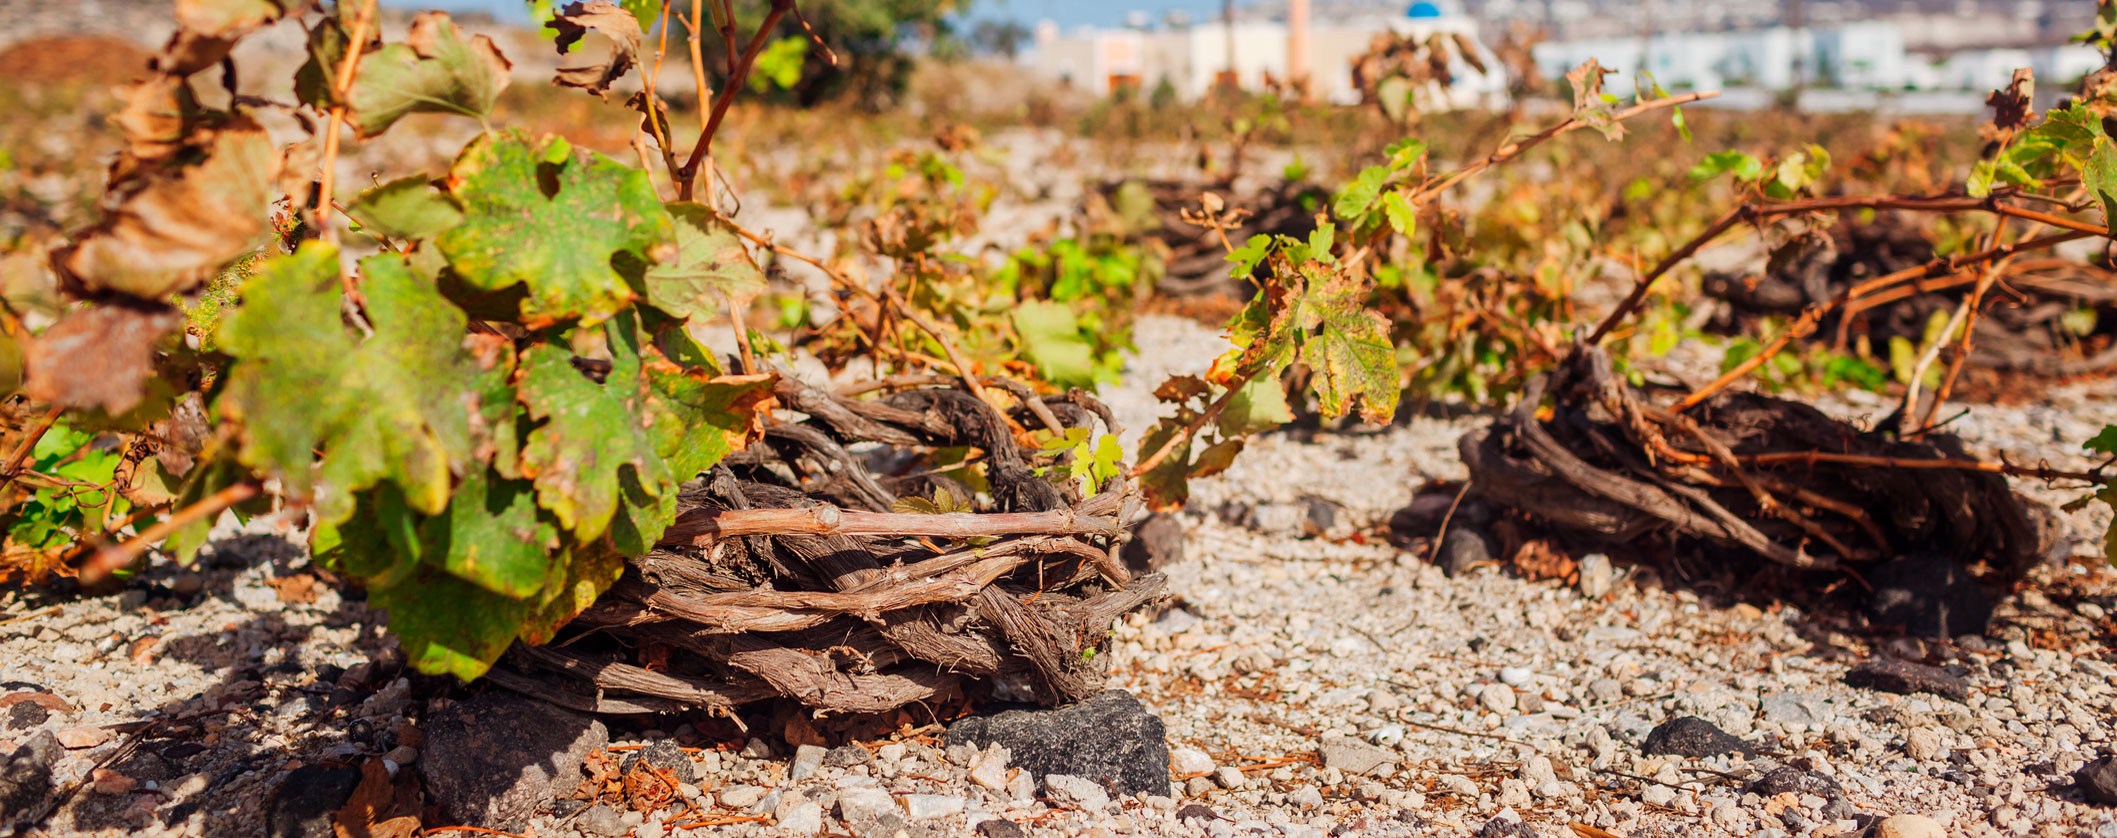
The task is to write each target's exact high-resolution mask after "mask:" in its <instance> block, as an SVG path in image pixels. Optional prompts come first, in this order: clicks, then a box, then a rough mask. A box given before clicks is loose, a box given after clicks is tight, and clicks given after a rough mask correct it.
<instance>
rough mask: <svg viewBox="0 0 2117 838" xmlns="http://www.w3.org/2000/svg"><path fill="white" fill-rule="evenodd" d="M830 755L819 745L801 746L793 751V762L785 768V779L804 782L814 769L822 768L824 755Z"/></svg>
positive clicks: (814, 771)
mask: <svg viewBox="0 0 2117 838" xmlns="http://www.w3.org/2000/svg"><path fill="white" fill-rule="evenodd" d="M828 753H830V752H829V751H828V750H825V749H824V748H823V746H821V745H802V746H800V747H797V748H795V749H794V761H793V763H792V764H791V765H789V766H788V767H787V779H789V780H794V781H797V782H798V781H801V780H806V779H808V778H809V775H811V774H814V773H816V769H818V768H821V767H823V757H824V755H826V754H828Z"/></svg>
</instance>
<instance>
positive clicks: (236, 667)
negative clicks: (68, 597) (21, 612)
mask: <svg viewBox="0 0 2117 838" xmlns="http://www.w3.org/2000/svg"><path fill="white" fill-rule="evenodd" d="M305 556H306V551H305V550H304V549H303V548H302V547H301V546H300V545H298V544H296V543H294V542H292V541H289V540H288V539H286V538H284V537H281V536H277V535H270V534H244V535H238V536H235V537H232V538H228V539H224V540H221V541H218V542H215V543H214V544H213V545H211V547H210V553H208V554H206V555H203V556H201V558H200V559H199V560H198V562H196V563H195V564H194V566H192V567H189V568H187V567H183V566H179V565H174V564H171V563H166V562H164V563H157V564H156V565H155V566H153V567H151V568H149V569H148V570H146V571H144V572H142V573H141V574H139V575H138V576H136V577H134V578H133V579H131V580H130V582H129V583H128V584H127V586H126V587H127V590H126V591H124V592H121V593H120V594H119V595H118V597H117V599H116V600H115V602H114V607H113V608H112V610H113V611H125V610H128V609H129V608H140V607H144V608H145V609H146V610H147V611H148V612H150V613H153V614H155V615H156V616H157V617H159V618H160V620H158V621H156V622H161V623H162V624H164V625H167V624H170V623H178V624H180V623H181V622H182V618H183V617H184V616H187V615H189V616H199V615H204V616H205V618H206V622H205V624H204V625H191V626H186V627H185V628H182V629H178V631H182V632H184V633H181V634H171V635H166V636H164V637H163V638H162V639H161V640H160V641H159V642H158V643H151V644H149V645H148V646H146V647H143V648H151V649H152V655H153V659H152V662H151V663H149V664H147V665H148V666H149V667H150V668H151V669H152V670H156V671H158V670H159V669H160V667H162V666H163V665H164V663H165V662H166V663H184V664H189V665H191V666H194V667H197V668H198V670H199V671H200V672H201V673H202V674H203V675H204V676H206V677H205V682H204V683H203V684H201V685H198V686H195V687H194V686H193V685H190V684H186V685H184V686H183V687H180V688H177V689H168V688H169V687H173V686H175V684H176V682H165V684H153V683H151V682H149V683H136V684H134V685H132V689H134V690H137V691H138V693H137V694H136V697H137V699H138V700H139V701H140V704H139V705H138V706H136V707H135V708H134V709H133V712H132V713H130V714H128V715H131V716H132V717H133V718H135V719H139V721H134V722H129V723H126V724H122V725H116V726H113V729H114V731H115V732H116V733H117V734H118V735H117V737H116V738H115V739H114V740H113V741H114V742H116V743H117V746H116V748H115V749H114V750H112V751H110V753H109V754H108V755H107V756H106V757H104V759H103V761H102V762H100V763H99V764H98V766H97V768H98V769H100V771H102V772H107V773H105V774H104V775H103V776H107V777H108V776H114V777H118V778H122V779H121V780H119V781H118V782H119V783H126V782H129V783H130V784H131V786H132V789H133V790H132V791H130V792H126V791H118V792H116V793H109V792H106V791H103V790H99V789H97V788H96V787H95V786H94V785H93V784H90V783H84V784H83V787H79V788H74V789H71V790H69V789H67V788H65V787H61V788H56V789H54V790H53V796H54V799H53V803H54V804H55V805H54V806H53V808H52V811H51V812H50V813H49V814H48V815H47V816H46V817H45V818H44V819H43V823H44V824H46V826H47V827H48V828H58V829H63V830H64V831H91V830H113V831H119V832H134V831H138V830H140V829H142V828H145V827H147V826H149V825H160V826H164V827H169V828H180V827H181V826H182V825H183V824H184V823H185V822H186V821H187V820H189V819H191V818H193V817H194V816H195V815H200V816H202V817H200V821H201V822H200V824H199V826H200V827H201V829H202V833H201V834H203V835H205V836H207V838H237V836H245V837H246V838H247V836H257V835H263V834H271V835H321V836H328V835H330V834H331V826H330V817H331V814H332V812H333V811H335V810H336V809H337V807H338V806H339V805H340V804H341V803H343V801H344V799H345V796H346V795H347V794H349V793H350V792H351V791H352V786H351V785H350V784H348V783H333V782H322V781H324V780H328V779H331V778H326V777H322V776H309V777H308V778H307V779H306V780H305V782H304V783H302V785H303V786H304V788H303V789H299V790H297V791H298V792H301V793H302V795H303V799H302V800H296V801H293V803H294V804H296V805H294V806H291V807H290V806H280V805H275V804H276V803H277V801H275V800H273V798H274V797H275V796H276V795H275V792H276V791H277V789H276V788H275V780H276V778H277V777H278V776H279V775H280V774H282V773H283V772H285V771H286V770H287V769H288V768H291V767H293V765H292V764H293V763H296V762H298V761H300V760H302V759H304V758H305V757H304V755H305V754H307V755H309V756H307V757H306V758H307V759H309V760H310V761H312V762H313V761H315V757H314V756H313V754H314V752H316V751H317V750H319V749H322V748H324V747H325V746H326V744H327V742H328V740H333V739H339V738H343V739H344V740H347V741H350V742H354V743H360V744H361V745H364V746H365V747H362V748H361V750H363V751H365V750H373V749H375V748H376V747H380V749H381V750H387V749H388V748H389V747H392V746H394V744H395V743H394V741H393V738H394V736H395V732H394V731H392V730H388V729H385V728H387V727H388V726H387V725H382V724H378V723H377V722H376V721H374V720H373V719H371V718H369V716H371V715H374V714H371V713H367V712H365V711H367V710H385V711H388V710H391V709H392V708H382V707H364V706H363V702H364V701H365V702H366V703H367V704H373V703H374V702H375V700H376V699H379V698H383V696H377V695H376V693H375V691H376V690H377V689H380V688H383V687H384V686H385V685H387V684H389V683H390V682H391V680H392V679H393V678H394V676H395V675H396V670H397V668H398V667H399V666H400V665H401V664H400V662H398V661H395V660H391V659H389V658H388V657H387V656H385V658H384V659H383V660H370V661H367V662H364V663H360V664H359V665H357V666H354V667H352V669H351V670H350V671H349V670H346V669H342V668H340V667H338V666H336V665H331V664H328V663H324V662H322V657H323V654H322V653H319V652H317V651H316V650H314V649H312V648H311V646H312V645H313V644H314V643H315V640H314V638H315V635H316V633H317V631H318V630H319V629H322V628H325V627H333V628H342V627H345V626H349V625H353V624H359V625H360V627H361V628H360V630H359V632H358V633H357V634H356V635H355V636H354V639H353V641H352V642H350V643H344V642H339V643H335V644H333V645H334V646H336V647H343V649H344V650H359V649H369V648H377V647H379V646H383V645H386V644H385V643H384V642H383V641H382V638H381V637H380V634H381V631H382V629H381V627H380V626H379V624H378V623H379V621H378V620H377V619H376V615H374V614H372V613H370V612H368V611H367V609H366V607H365V606H364V605H363V603H362V601H361V597H360V595H359V593H358V592H357V591H344V592H342V593H341V595H340V596H338V597H336V606H335V607H333V608H330V609H328V610H323V609H318V608H316V607H314V606H309V605H307V603H312V602H316V601H317V597H318V596H320V595H322V594H324V593H326V592H327V589H328V587H329V585H328V583H327V582H325V581H323V580H321V579H318V578H316V577H315V576H314V575H313V574H312V573H311V572H310V569H309V568H308V567H307V565H306V563H305V562H304V561H303V559H304V557H305ZM260 567H263V568H268V570H266V571H265V576H266V579H267V584H268V587H267V588H266V590H264V591H263V593H262V595H260V594H259V592H258V591H257V590H255V589H254V588H253V589H251V590H250V591H249V592H248V593H247V594H246V595H241V596H239V595H238V579H239V577H243V576H244V575H245V574H252V575H254V573H255V571H256V570H257V569H258V568H260ZM281 581H289V583H290V584H291V585H293V586H295V588H293V589H290V590H289V591H288V592H286V593H278V592H277V589H276V588H275V587H270V585H271V583H273V582H281ZM289 595H291V599H290V596H289ZM51 596H53V597H63V596H65V594H64V593H63V592H53V593H52V594H51ZM80 596H81V594H80V592H79V590H78V589H76V590H75V591H74V592H73V598H76V599H78V598H80ZM55 601H56V600H55ZM295 603H302V604H303V605H304V606H306V607H302V608H298V609H297V608H296V607H295ZM202 609H203V611H202ZM223 612H226V616H227V619H225V620H223V619H221V614H222V613H223ZM153 630H154V629H152V628H150V629H149V631H153ZM138 640H146V638H138ZM393 651H394V649H393ZM126 654H128V652H127V651H126V649H125V648H124V647H120V648H119V649H118V650H117V651H115V652H114V653H113V655H114V656H123V655H126ZM137 660H138V659H136V661H137ZM151 677H159V676H158V675H156V676H151ZM172 677H174V676H172ZM133 679H134V680H135V681H141V680H145V679H142V678H140V677H139V676H133ZM158 688H159V689H160V690H167V691H166V692H161V694H160V695H159V698H160V699H161V700H160V703H159V704H158V705H155V706H152V707H151V708H150V704H149V702H152V701H154V700H155V698H156V695H155V693H156V692H158V691H159V690H158ZM385 692H387V690H385ZM398 692H400V693H402V692H405V691H403V690H398ZM400 698H402V696H400ZM396 703H397V704H400V705H401V704H403V703H404V702H402V701H398V702H396ZM112 709H114V710H116V711H117V712H120V713H124V712H125V711H124V710H122V709H119V708H112ZM342 749H343V748H342ZM343 750H345V756H347V757H348V758H349V759H348V762H347V763H346V764H345V767H348V768H349V767H350V765H351V763H350V757H351V756H352V750H351V749H343ZM324 762H325V765H323V766H311V767H312V768H323V769H331V768H333V767H334V766H332V765H330V762H331V760H329V759H326V760H324ZM295 771H296V773H302V772H301V769H299V768H296V769H295ZM309 773H310V774H312V775H313V774H315V772H314V771H311V772H309ZM349 776H350V777H351V778H352V779H356V780H357V778H358V772H357V771H352V772H351V774H350V775H349ZM340 779H343V778H340ZM148 783H153V784H154V788H155V791H154V793H151V794H143V793H142V790H145V789H146V788H147V787H148V786H147V784H148ZM341 785H342V786H343V788H340V789H337V790H335V791H334V790H332V789H331V788H327V787H332V786H341ZM307 798H315V799H313V800H312V799H307ZM324 798H334V799H329V800H325V799H324ZM301 804H306V805H301ZM276 809H290V810H298V811H290V812H289V814H294V815H297V817H295V818H294V819H293V820H292V821H288V820H287V819H286V818H279V819H277V820H280V821H282V822H280V823H269V822H268V821H270V820H273V818H271V814H272V812H273V811H274V810H276Z"/></svg>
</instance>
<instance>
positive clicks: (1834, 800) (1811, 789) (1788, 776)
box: [1742, 767, 1852, 820]
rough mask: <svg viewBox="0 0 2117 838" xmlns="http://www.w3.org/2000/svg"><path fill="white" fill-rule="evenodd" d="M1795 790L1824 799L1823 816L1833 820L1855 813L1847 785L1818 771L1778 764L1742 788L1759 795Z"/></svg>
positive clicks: (1767, 795)
mask: <svg viewBox="0 0 2117 838" xmlns="http://www.w3.org/2000/svg"><path fill="white" fill-rule="evenodd" d="M1787 792H1792V793H1794V794H1796V795H1809V794H1812V795H1815V796H1817V797H1820V798H1822V799H1823V801H1824V805H1823V816H1824V817H1826V818H1829V819H1831V820H1839V819H1843V818H1849V817H1852V801H1851V800H1848V799H1846V797H1845V789H1844V787H1842V786H1839V785H1838V781H1836V780H1833V779H1831V778H1829V777H1825V776H1823V775H1822V774H1818V773H1816V772H1814V771H1803V770H1801V769H1799V768H1793V767H1786V768H1775V769H1772V770H1771V771H1768V772H1765V774H1764V775H1763V776H1761V777H1758V778H1757V779H1755V780H1752V781H1750V784H1749V785H1748V786H1745V787H1744V788H1743V789H1742V793H1744V794H1754V795H1756V796H1758V797H1777V796H1779V795H1781V794H1785V793H1787Z"/></svg>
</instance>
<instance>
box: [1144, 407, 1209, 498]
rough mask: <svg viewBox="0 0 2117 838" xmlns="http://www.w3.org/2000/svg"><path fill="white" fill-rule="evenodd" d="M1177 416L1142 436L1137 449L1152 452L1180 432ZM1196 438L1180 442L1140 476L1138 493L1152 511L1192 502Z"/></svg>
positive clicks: (1179, 421) (1163, 420)
mask: <svg viewBox="0 0 2117 838" xmlns="http://www.w3.org/2000/svg"><path fill="white" fill-rule="evenodd" d="M1183 427H1184V423H1183V422H1182V421H1181V419H1180V417H1167V418H1164V419H1162V420H1161V422H1160V423H1158V424H1156V425H1155V426H1154V427H1152V428H1149V429H1148V430H1147V433H1146V435H1145V436H1142V437H1140V439H1139V450H1141V451H1143V452H1154V451H1159V450H1161V447H1162V446H1163V445H1165V444H1167V443H1168V441H1169V440H1171V439H1174V438H1175V437H1176V435H1177V434H1178V433H1181V432H1182V431H1183ZM1194 441H1196V440H1195V439H1186V440H1184V441H1183V442H1181V443H1179V444H1178V445H1177V446H1176V448H1175V450H1173V451H1170V452H1169V456H1168V457H1167V458H1165V459H1163V460H1162V461H1161V462H1160V463H1157V464H1155V466H1154V467H1153V468H1150V469H1147V472H1146V473H1145V474H1142V475H1140V476H1139V487H1140V490H1141V491H1142V492H1143V493H1144V494H1145V495H1146V499H1147V505H1149V506H1151V507H1153V508H1155V509H1170V508H1174V507H1178V506H1182V505H1184V502H1185V501H1188V500H1190V499H1191V444H1192V443H1193V442H1194Z"/></svg>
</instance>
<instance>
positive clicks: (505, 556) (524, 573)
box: [419, 469, 559, 599]
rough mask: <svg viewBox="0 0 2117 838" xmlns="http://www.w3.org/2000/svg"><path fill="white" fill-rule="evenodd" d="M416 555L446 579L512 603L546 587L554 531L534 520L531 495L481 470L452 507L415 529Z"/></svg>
mask: <svg viewBox="0 0 2117 838" xmlns="http://www.w3.org/2000/svg"><path fill="white" fill-rule="evenodd" d="M419 540H420V542H421V549H420V553H421V555H422V557H423V558H424V559H425V560H426V561H427V562H429V563H438V564H439V565H440V566H441V567H442V568H444V569H446V570H447V571H448V572H449V574H450V575H452V576H455V577H456V578H458V579H462V580H464V581H466V582H469V583H471V584H473V585H476V586H478V587H479V588H480V589H483V590H485V591H488V592H491V593H495V594H499V595H501V596H505V597H509V598H513V599H526V598H529V597H533V596H536V595H537V593H538V592H540V591H542V590H543V589H544V587H545V586H546V585H547V584H548V583H549V577H550V575H551V564H552V563H551V557H552V554H553V553H556V552H558V549H559V531H558V528H556V527H554V526H552V525H551V523H550V522H549V521H546V520H544V519H543V518H542V517H541V516H539V515H538V514H537V502H536V490H535V488H534V487H532V486H530V485H529V484H528V483H525V482H522V481H519V480H506V479H502V478H500V477H499V476H498V475H495V474H493V473H491V472H490V471H486V470H482V469H481V470H477V471H473V472H471V474H470V475H469V476H467V477H465V478H464V479H463V485H461V486H460V487H458V488H457V489H456V496H455V500H454V502H452V503H450V504H449V505H448V509H446V510H444V511H443V512H442V514H440V515H436V516H433V517H430V518H426V519H425V520H423V521H421V522H420V524H419Z"/></svg>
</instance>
